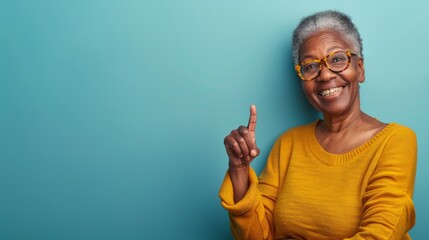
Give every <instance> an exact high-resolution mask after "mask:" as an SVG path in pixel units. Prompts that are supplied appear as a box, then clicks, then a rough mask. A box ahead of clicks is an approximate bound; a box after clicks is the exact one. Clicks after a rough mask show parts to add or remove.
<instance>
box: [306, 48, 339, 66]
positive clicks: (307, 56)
mask: <svg viewBox="0 0 429 240" xmlns="http://www.w3.org/2000/svg"><path fill="white" fill-rule="evenodd" d="M340 49H341V50H343V49H344V47H340V46H338V45H335V46H333V47H330V48H328V51H327V52H328V54H330V53H331V52H333V51H335V50H340ZM324 57H326V56H324ZM306 58H310V59H311V60H315V59H318V58H316V57H314V56H313V55H311V54H308V55H304V56H303V57H302V60H300V62H303V61H304V60H305V59H306Z"/></svg>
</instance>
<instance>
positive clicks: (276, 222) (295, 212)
mask: <svg viewBox="0 0 429 240" xmlns="http://www.w3.org/2000/svg"><path fill="white" fill-rule="evenodd" d="M361 42H362V41H361V38H360V35H359V33H358V31H357V29H356V27H355V26H354V24H353V23H352V22H351V20H350V18H349V17H348V16H346V15H344V14H343V13H340V12H336V11H325V12H319V13H316V14H314V15H312V16H309V17H306V18H304V19H303V20H302V21H301V23H300V24H299V25H298V27H297V28H296V29H295V31H294V35H293V58H294V61H295V64H296V66H295V69H296V70H297V73H298V76H299V77H300V78H301V79H302V81H301V82H302V88H303V90H304V94H305V96H306V97H307V99H308V100H309V102H310V103H311V104H312V106H313V107H314V108H315V109H317V110H318V111H320V112H321V113H322V114H323V119H322V120H317V121H314V122H312V123H310V124H307V125H304V126H300V127H295V128H292V129H290V130H288V131H286V132H285V133H284V134H283V135H281V136H280V137H279V139H278V140H277V141H276V142H275V144H274V146H273V148H272V150H271V153H270V155H269V157H268V160H267V163H266V166H265V168H264V170H263V172H262V173H261V175H260V176H259V178H258V177H257V176H256V174H255V172H254V171H253V170H252V168H251V167H250V166H249V163H250V162H251V161H252V160H253V159H254V158H255V157H257V156H258V155H259V152H260V151H259V149H258V147H257V145H256V141H255V128H256V107H255V106H251V108H250V119H249V124H248V126H247V127H244V126H240V127H239V128H238V129H236V130H233V131H232V132H231V133H230V134H229V135H228V136H226V137H225V140H224V144H225V148H226V152H227V154H228V157H229V170H228V171H227V174H226V177H225V179H224V182H223V184H222V186H221V189H220V193H219V196H220V198H221V200H222V205H223V207H224V208H226V209H227V210H228V211H229V215H230V221H231V229H232V233H233V235H234V237H235V238H236V239H258V240H260V239H383V240H385V239H410V237H409V235H408V231H409V230H410V229H411V228H412V226H413V225H414V223H415V213H414V207H413V202H412V194H413V187H414V177H415V170H416V148H417V147H416V137H415V134H414V132H413V131H412V130H411V129H409V128H407V127H404V126H401V125H399V124H396V123H389V124H386V123H382V122H380V121H379V120H377V119H375V118H373V117H371V116H369V115H367V114H365V113H364V112H362V111H361V109H360V98H359V84H360V83H363V82H364V80H365V68H364V61H363V56H362V43H361Z"/></svg>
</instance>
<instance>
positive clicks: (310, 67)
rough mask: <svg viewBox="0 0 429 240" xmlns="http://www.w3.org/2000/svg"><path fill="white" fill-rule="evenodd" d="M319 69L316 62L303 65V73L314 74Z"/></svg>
mask: <svg viewBox="0 0 429 240" xmlns="http://www.w3.org/2000/svg"><path fill="white" fill-rule="evenodd" d="M318 69H319V64H318V63H316V62H310V63H304V64H303V65H302V71H303V72H313V71H316V70H318Z"/></svg>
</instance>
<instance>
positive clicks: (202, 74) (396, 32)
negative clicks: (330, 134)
mask: <svg viewBox="0 0 429 240" xmlns="http://www.w3.org/2000/svg"><path fill="white" fill-rule="evenodd" d="M428 7H429V5H428V4H427V3H425V2H424V1H407V2H405V1H386V0H384V1H369V0H366V1H344V0H341V1H340V0H338V1H311V2H309V1H225V0H220V1H197V0H194V1H193V0H182V1H174V0H157V1H119V0H117V1H113V0H110V1H96V0H87V1H83V0H78V1H76V0H75V1H54V0H39V1H20V0H14V1H12V0H10V1H0V43H1V45H0V239H44V240H48V239H231V236H230V232H229V225H228V224H229V223H228V216H227V212H226V211H225V210H223V209H222V208H221V206H220V201H219V198H218V196H217V193H218V189H219V186H220V184H221V182H222V179H223V176H224V174H225V171H226V169H227V158H226V154H225V151H224V147H223V138H224V136H225V135H226V134H228V133H229V131H230V130H231V129H233V128H236V127H237V126H239V125H245V124H247V120H248V114H249V113H248V111H249V110H248V107H249V105H250V104H252V103H254V104H256V105H257V107H258V127H257V137H258V144H259V146H260V148H261V149H262V154H261V157H259V158H258V159H256V160H255V161H254V163H253V166H254V168H255V169H257V171H260V170H261V168H262V167H263V165H264V163H265V158H266V156H267V154H268V152H269V150H270V148H271V146H272V144H273V142H274V141H275V139H276V138H277V137H278V136H279V135H280V134H281V133H282V132H283V131H285V130H286V129H288V128H289V127H291V126H295V125H300V124H304V123H307V122H310V121H313V120H314V119H315V118H316V117H318V115H317V113H315V112H314V111H313V110H312V109H311V107H310V106H309V105H308V104H307V102H306V100H305V99H304V97H303V95H302V92H301V89H300V83H299V79H298V78H297V77H296V76H295V73H294V72H293V67H292V62H291V57H290V54H291V34H292V31H293V28H294V27H295V26H296V25H297V23H298V21H299V20H300V19H301V18H302V17H303V16H305V15H308V14H311V13H313V12H315V11H320V10H325V9H337V10H342V11H344V12H346V13H348V14H349V15H351V16H352V18H353V20H354V22H355V24H356V25H357V26H358V28H359V30H360V33H361V35H362V38H363V44H364V55H365V67H366V82H365V83H364V84H363V85H362V86H361V90H362V91H361V98H362V108H363V110H364V111H366V112H367V113H369V114H370V115H373V116H375V117H377V118H379V119H380V120H382V121H385V122H399V123H402V124H404V125H407V126H409V127H411V128H412V129H414V130H415V131H416V133H417V136H418V144H419V155H418V157H419V159H418V172H417V179H416V185H415V195H414V200H415V206H416V210H417V224H416V226H415V227H414V229H413V230H412V232H411V235H412V237H413V238H414V239H426V236H427V226H428V223H429V204H427V203H428V202H427V199H428V198H429V192H428V190H427V189H428V188H427V186H428V185H429V178H428V173H429V170H428V169H429V168H428V161H427V159H428V151H427V149H428V144H429V139H428V128H427V123H428V122H429V108H428V103H429V101H428V100H427V91H428V88H429V83H428V78H429V73H428V71H427V68H428V66H427V65H428V61H427V55H428V44H427V43H428V42H429V30H428V28H427V23H428V22H429V15H428V14H427V9H428Z"/></svg>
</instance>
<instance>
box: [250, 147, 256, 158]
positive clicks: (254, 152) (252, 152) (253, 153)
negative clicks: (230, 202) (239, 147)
mask: <svg viewBox="0 0 429 240" xmlns="http://www.w3.org/2000/svg"><path fill="white" fill-rule="evenodd" d="M256 154H257V153H256V150H255V149H252V150H250V156H252V157H255V156H256Z"/></svg>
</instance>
